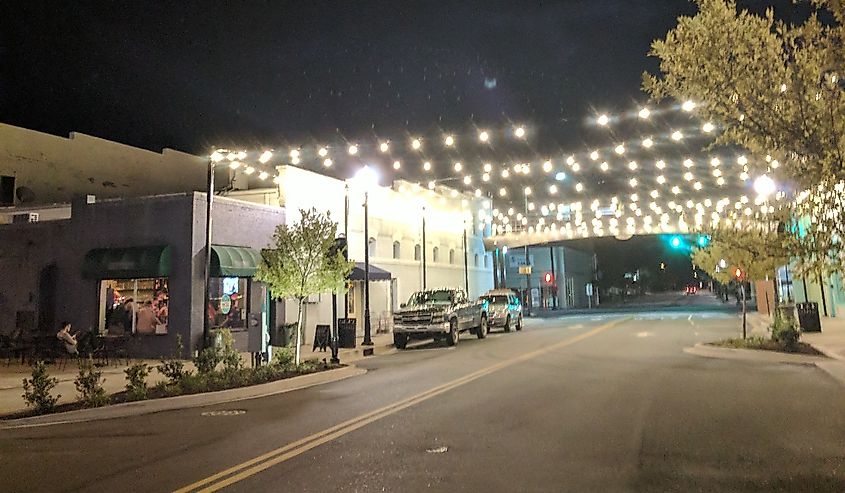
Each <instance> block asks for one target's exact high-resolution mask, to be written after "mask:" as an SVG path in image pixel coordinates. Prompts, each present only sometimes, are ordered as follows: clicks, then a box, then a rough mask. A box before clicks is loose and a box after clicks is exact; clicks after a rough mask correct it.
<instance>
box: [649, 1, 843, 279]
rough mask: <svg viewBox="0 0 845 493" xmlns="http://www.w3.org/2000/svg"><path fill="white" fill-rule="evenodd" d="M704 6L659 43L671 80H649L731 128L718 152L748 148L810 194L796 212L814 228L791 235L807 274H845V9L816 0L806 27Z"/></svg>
mask: <svg viewBox="0 0 845 493" xmlns="http://www.w3.org/2000/svg"><path fill="white" fill-rule="evenodd" d="M696 3H697V5H698V8H699V12H698V14H696V15H695V16H694V17H680V18H679V19H678V25H677V27H675V28H674V29H672V30H671V31H670V32H669V33H668V34H667V35H666V38H665V39H662V40H656V41H654V43H653V44H652V49H651V52H650V53H649V54H650V55H651V56H654V57H656V58H658V59H659V60H660V71H661V72H662V76H654V75H651V74H644V89H645V90H646V91H647V92H648V93H649V94H650V95H651V96H652V97H653V98H654V99H657V100H660V99H661V98H664V97H672V98H674V99H677V100H686V99H688V98H691V99H693V100H694V102H695V103H696V104H697V106H696V111H697V112H698V114H699V115H700V116H701V117H702V118H703V119H704V120H705V121H713V122H717V123H719V124H720V125H721V126H722V129H723V131H722V133H721V134H719V135H718V136H717V138H716V140H715V142H714V143H713V145H714V146H715V145H739V146H742V147H745V148H747V149H748V150H750V151H751V152H752V153H753V155H754V157H755V158H757V159H752V160H750V161H749V164H748V166H749V167H750V169H751V170H752V171H756V172H771V173H773V174H775V175H776V176H777V177H779V178H780V179H782V180H786V181H788V182H791V183H793V184H797V185H798V186H799V189H805V190H806V192H805V193H804V195H805V197H804V198H805V200H803V202H797V203H796V204H794V208H795V210H794V211H793V217H795V218H799V220H800V221H802V222H803V223H804V224H803V226H802V227H801V228H790V230H789V231H788V232H789V233H790V234H791V235H792V237H791V238H790V241H791V248H790V249H791V250H793V251H794V252H797V253H798V254H799V255H800V256H801V258H800V270H801V271H803V272H809V271H815V272H832V271H839V272H845V251H844V250H843V248H845V247H844V246H843V245H842V242H841V238H845V221H842V218H845V208H843V203H842V193H841V190H842V181H843V179H845V80H843V77H845V28H843V24H845V2H843V1H842V0H810V1H809V2H806V3H807V4H808V5H810V9H811V10H812V15H810V16H809V17H808V18H807V19H806V20H805V21H804V22H803V23H800V24H789V23H786V22H783V21H780V20H777V19H776V18H775V14H774V12H773V11H772V10H771V9H769V10H767V11H766V14H765V15H764V16H760V15H755V14H753V13H750V12H748V11H746V10H743V11H737V7H736V3H735V2H734V1H733V0H696ZM823 19H824V20H823ZM764 157H765V159H764ZM837 190H838V191H839V192H838V193H837V192H836V191H837ZM799 230H800V233H801V234H797V233H798V232H799Z"/></svg>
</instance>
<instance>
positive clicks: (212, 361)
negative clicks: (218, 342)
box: [194, 347, 223, 375]
mask: <svg viewBox="0 0 845 493" xmlns="http://www.w3.org/2000/svg"><path fill="white" fill-rule="evenodd" d="M221 361H223V355H222V354H221V352H220V349H219V348H217V347H207V348H205V349H203V350H202V351H200V352H199V354H198V355H197V357H196V358H194V365H195V366H196V367H197V373H199V374H200V375H207V374H209V373H211V372H213V371H214V370H216V369H217V365H218V364H220V362H221Z"/></svg>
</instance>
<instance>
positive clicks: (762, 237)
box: [692, 227, 790, 284]
mask: <svg viewBox="0 0 845 493" xmlns="http://www.w3.org/2000/svg"><path fill="white" fill-rule="evenodd" d="M708 233H709V234H710V243H709V244H708V245H707V247H705V248H697V249H695V250H694V251H693V254H692V261H693V263H694V264H695V265H697V266H699V267H700V268H701V269H703V270H704V271H705V272H707V273H708V274H710V276H711V277H713V279H716V280H717V281H719V282H721V283H722V284H727V283H728V282H730V281H731V280H732V278H733V272H732V271H733V268H736V267H740V268H742V269H743V271H745V273H746V274H745V275H746V278H747V279H748V280H750V281H762V280H765V279H774V276H775V270H776V269H777V268H778V267H780V266H782V265H784V264H786V263H787V262H788V261H789V257H790V252H789V250H788V247H787V245H786V243H785V241H784V238H785V235H784V234H782V233H778V232H777V228H759V227H751V228H744V229H734V228H732V227H722V228H717V229H712V230H710V231H708ZM722 260H724V261H725V264H726V266H725V267H721V266H720V264H721V261H722Z"/></svg>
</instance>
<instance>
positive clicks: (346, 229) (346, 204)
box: [343, 183, 349, 318]
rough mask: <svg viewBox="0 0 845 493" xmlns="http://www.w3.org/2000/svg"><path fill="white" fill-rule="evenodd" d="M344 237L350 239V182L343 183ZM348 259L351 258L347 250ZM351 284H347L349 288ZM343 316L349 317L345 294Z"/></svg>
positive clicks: (347, 297) (347, 301) (347, 296)
mask: <svg viewBox="0 0 845 493" xmlns="http://www.w3.org/2000/svg"><path fill="white" fill-rule="evenodd" d="M343 237H344V238H346V241H349V184H348V183H346V184H344V185H343ZM346 260H349V255H348V252H347V255H346ZM348 287H349V286H347V288H348ZM343 318H349V295H344V296H343Z"/></svg>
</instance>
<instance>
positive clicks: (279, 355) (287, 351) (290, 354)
mask: <svg viewBox="0 0 845 493" xmlns="http://www.w3.org/2000/svg"><path fill="white" fill-rule="evenodd" d="M293 358H294V351H293V348H290V347H280V348H273V362H272V363H271V365H272V366H275V367H277V368H280V369H282V370H288V371H289V370H292V369H293V366H294V364H293Z"/></svg>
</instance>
